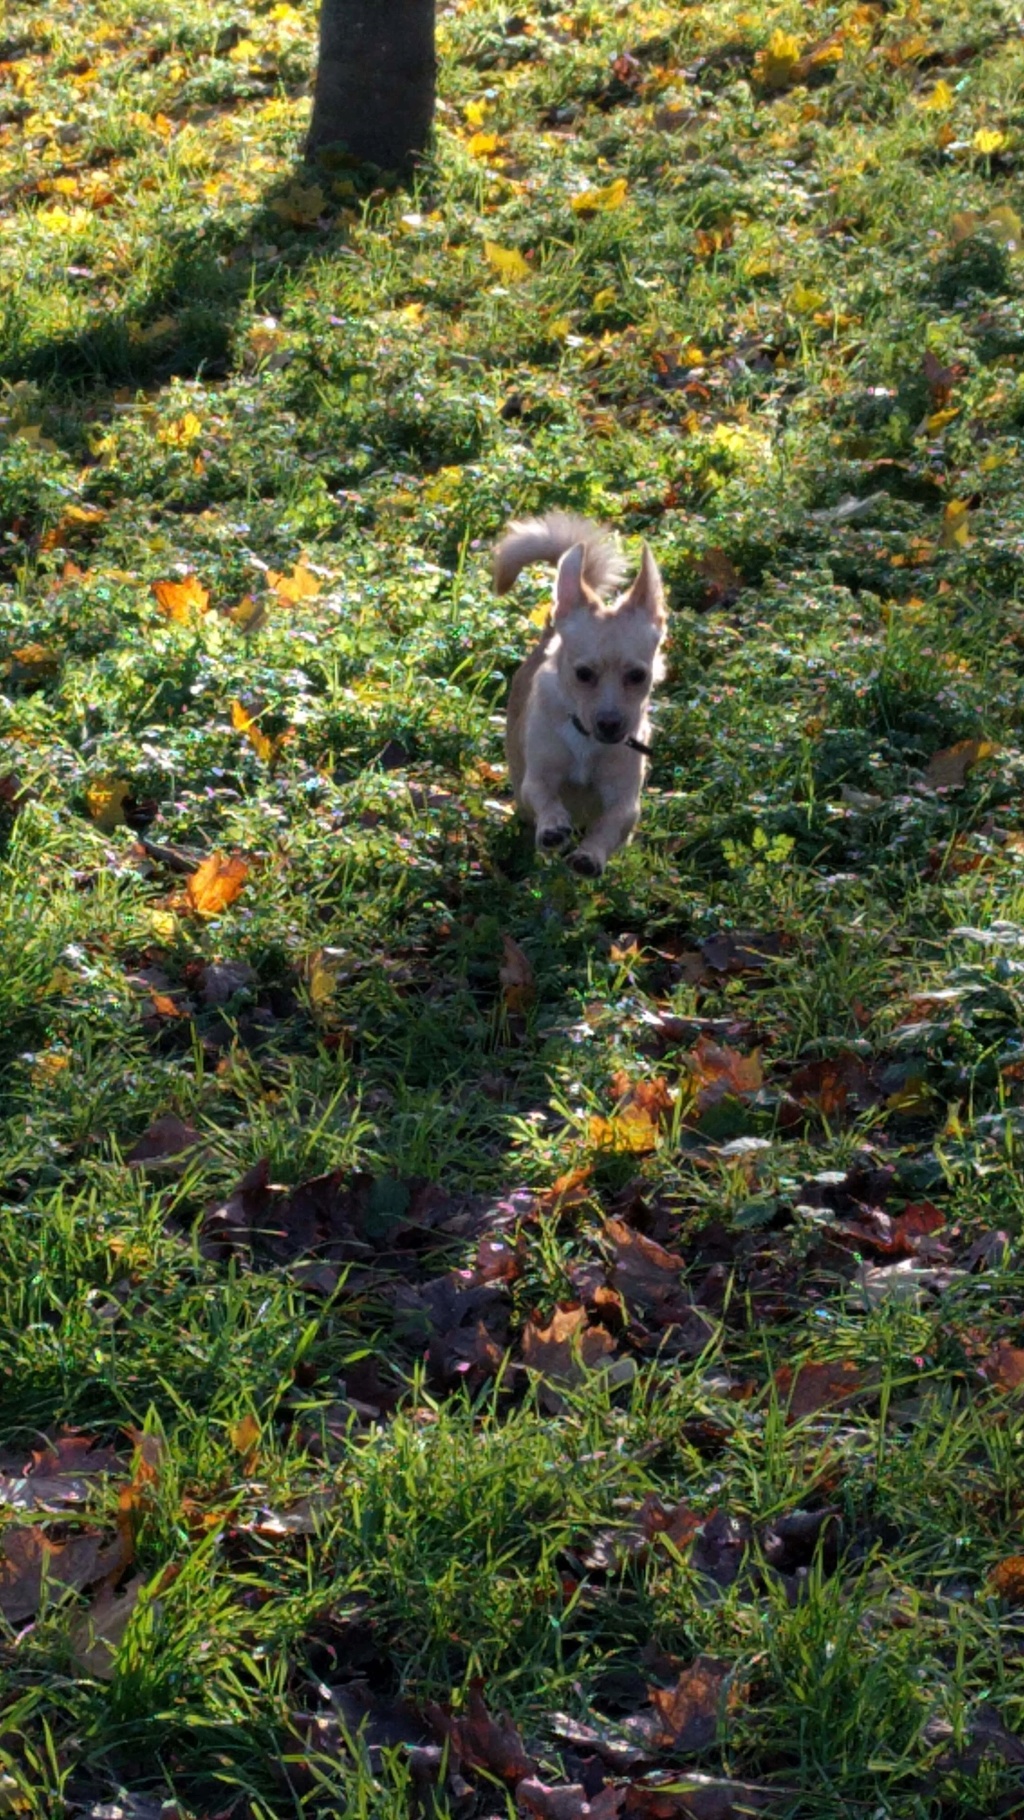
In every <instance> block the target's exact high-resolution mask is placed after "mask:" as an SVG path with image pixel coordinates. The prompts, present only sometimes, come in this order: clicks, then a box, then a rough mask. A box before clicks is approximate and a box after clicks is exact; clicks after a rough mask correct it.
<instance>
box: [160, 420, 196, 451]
mask: <svg viewBox="0 0 1024 1820" xmlns="http://www.w3.org/2000/svg"><path fill="white" fill-rule="evenodd" d="M202 433H203V426H202V423H201V422H200V420H199V418H198V417H197V416H196V414H195V412H194V411H186V412H185V414H184V416H183V417H176V418H174V420H173V421H172V422H171V423H163V424H161V425H160V428H159V429H158V431H157V433H156V439H157V442H163V443H166V444H167V446H168V448H171V449H187V448H188V447H189V445H190V444H191V443H193V442H198V440H199V438H200V436H201V435H202Z"/></svg>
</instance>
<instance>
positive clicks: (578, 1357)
mask: <svg viewBox="0 0 1024 1820" xmlns="http://www.w3.org/2000/svg"><path fill="white" fill-rule="evenodd" d="M614 1351H615V1341H614V1340H613V1339H612V1336H611V1334H610V1333H609V1332H608V1330H607V1328H604V1327H591V1326H589V1325H588V1323H587V1311H586V1309H585V1308H584V1307H583V1306H582V1304H578V1305H576V1306H575V1307H572V1308H556V1309H555V1312H554V1314H553V1315H552V1317H551V1320H550V1321H549V1322H548V1325H547V1326H546V1327H539V1326H538V1325H537V1323H536V1322H535V1321H527V1323H526V1325H525V1327H524V1328H523V1363H524V1364H525V1365H527V1366H528V1367H529V1369H530V1370H531V1371H535V1372H536V1373H537V1374H538V1376H539V1377H540V1378H542V1379H543V1380H544V1383H543V1385H542V1389H541V1401H542V1402H543V1403H544V1407H545V1408H546V1409H548V1410H550V1411H551V1412H552V1413H554V1414H557V1413H558V1411H559V1410H560V1409H561V1408H562V1406H563V1405H562V1398H561V1397H560V1396H559V1395H558V1392H557V1390H553V1389H549V1388H548V1387H549V1386H557V1385H565V1386H567V1387H569V1388H574V1387H575V1386H576V1385H578V1384H582V1383H583V1382H584V1380H585V1378H586V1376H587V1374H588V1372H590V1371H594V1370H596V1369H597V1367H598V1366H599V1365H600V1364H601V1362H602V1360H605V1359H607V1358H608V1356H609V1354H610V1353H613V1352H614Z"/></svg>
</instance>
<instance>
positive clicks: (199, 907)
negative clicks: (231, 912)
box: [185, 853, 249, 916]
mask: <svg viewBox="0 0 1024 1820" xmlns="http://www.w3.org/2000/svg"><path fill="white" fill-rule="evenodd" d="M248 876H249V867H248V865H247V864H246V862H245V860H244V859H242V857H241V855H240V854H237V853H232V854H227V855H225V854H223V853H211V855H210V857H209V859H205V860H204V861H203V863H202V865H201V866H200V867H199V868H198V870H197V871H196V872H193V873H192V875H191V877H190V878H189V880H188V882H187V884H186V886H185V896H186V900H187V902H188V907H189V909H190V910H194V911H195V912H196V914H197V915H198V916H219V915H220V913H221V911H222V910H226V909H227V908H228V906H229V904H233V903H234V901H235V899H236V898H237V897H240V896H241V893H242V891H243V890H244V889H245V882H246V879H247V878H248Z"/></svg>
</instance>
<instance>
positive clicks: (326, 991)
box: [304, 948, 340, 1018]
mask: <svg viewBox="0 0 1024 1820" xmlns="http://www.w3.org/2000/svg"><path fill="white" fill-rule="evenodd" d="M339 966H340V957H339V958H337V959H335V960H334V961H333V963H332V962H331V960H330V959H329V958H328V956H327V955H326V954H325V953H324V951H323V949H322V948H321V949H320V951H319V953H317V954H314V955H312V956H311V957H310V959H309V960H308V961H307V962H306V965H305V968H304V976H305V982H306V991H307V993H308V995H309V1003H310V1008H311V1010H312V1012H313V1015H314V1016H315V1017H320V1018H323V1017H326V1016H327V1014H328V1013H329V1011H330V1009H331V1007H332V1005H333V1003H334V1000H335V997H336V996H337V991H338V971H339Z"/></svg>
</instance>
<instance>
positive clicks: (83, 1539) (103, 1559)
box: [0, 1526, 127, 1624]
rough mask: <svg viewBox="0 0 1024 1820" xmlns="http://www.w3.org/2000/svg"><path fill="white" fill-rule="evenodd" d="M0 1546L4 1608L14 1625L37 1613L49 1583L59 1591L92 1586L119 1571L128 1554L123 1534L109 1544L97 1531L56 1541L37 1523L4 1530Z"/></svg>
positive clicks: (0, 1589) (0, 1604)
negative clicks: (125, 1550) (52, 1540)
mask: <svg viewBox="0 0 1024 1820" xmlns="http://www.w3.org/2000/svg"><path fill="white" fill-rule="evenodd" d="M0 1547H2V1549H3V1559H2V1560H0V1611H2V1612H3V1614H4V1617H5V1618H7V1619H8V1620H9V1621H10V1623H12V1624H20V1623H23V1622H24V1620H25V1619H26V1618H33V1617H35V1614H36V1612H37V1611H38V1610H39V1607H40V1604H41V1602H42V1598H43V1588H44V1585H46V1586H49V1587H50V1588H52V1589H53V1590H54V1591H55V1592H58V1591H61V1590H64V1589H67V1588H68V1587H74V1588H75V1589H76V1591H80V1590H81V1589H82V1587H85V1586H92V1585H93V1584H94V1583H95V1582H96V1581H97V1580H105V1579H107V1578H108V1577H109V1576H111V1575H113V1574H116V1573H119V1572H120V1571H121V1569H122V1568H123V1567H124V1566H125V1565H126V1562H127V1557H126V1555H125V1552H124V1546H123V1543H122V1542H121V1540H120V1538H118V1539H117V1540H115V1541H113V1542H111V1543H109V1544H108V1543H105V1542H104V1538H103V1536H102V1535H100V1534H99V1533H98V1532H96V1531H90V1532H88V1533H86V1534H82V1535H76V1536H72V1537H70V1539H69V1540H68V1541H66V1542H51V1540H50V1538H49V1537H48V1536H47V1534H46V1532H45V1530H43V1529H41V1528H39V1527H38V1526H22V1527H14V1528H11V1529H8V1530H6V1531H5V1533H4V1536H3V1539H2V1542H0Z"/></svg>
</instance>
